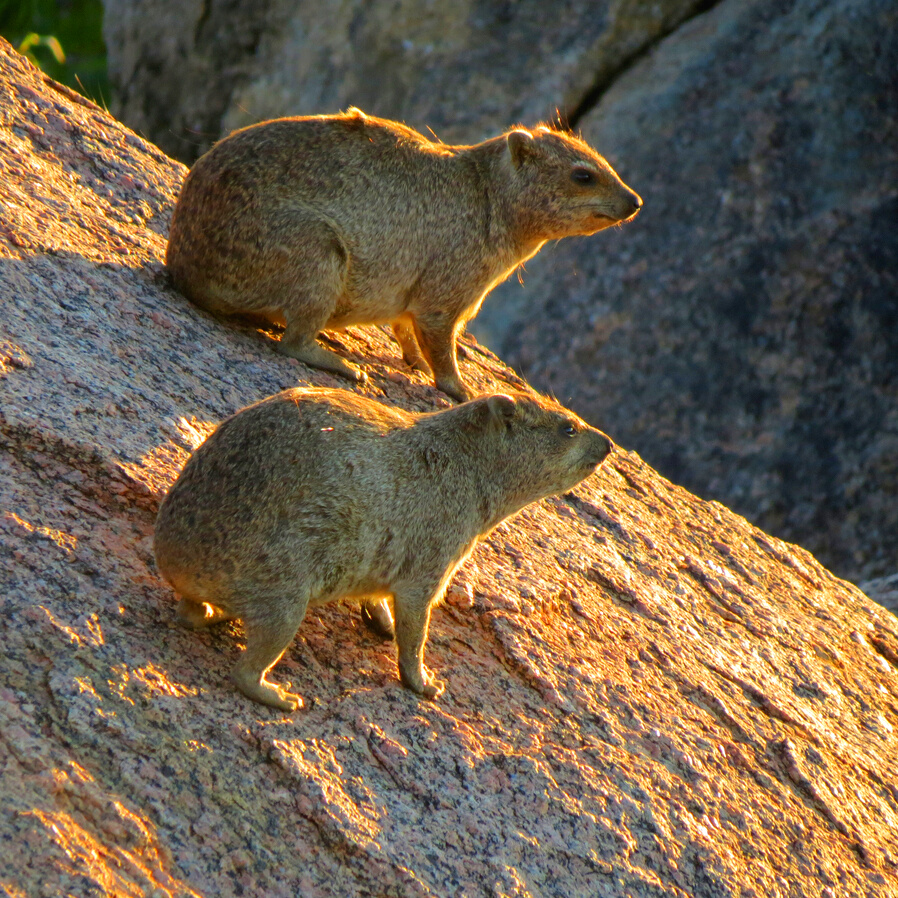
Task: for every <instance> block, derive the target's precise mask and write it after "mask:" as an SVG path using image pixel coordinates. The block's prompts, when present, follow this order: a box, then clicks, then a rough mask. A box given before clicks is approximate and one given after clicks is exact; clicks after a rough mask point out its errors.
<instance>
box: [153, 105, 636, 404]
mask: <svg viewBox="0 0 898 898" xmlns="http://www.w3.org/2000/svg"><path fill="white" fill-rule="evenodd" d="M641 205H642V200H641V199H640V198H639V197H638V196H637V194H636V193H634V192H633V191H632V190H631V189H630V188H629V187H627V186H626V185H625V184H624V183H623V182H622V181H621V180H620V178H618V176H617V175H616V174H615V173H614V171H613V170H612V169H611V167H610V166H609V165H608V163H607V162H606V161H605V160H604V159H603V158H602V157H601V156H600V155H599V154H598V153H596V152H595V151H594V150H592V149H591V148H590V147H589V146H587V145H586V144H585V143H584V142H583V141H581V140H579V139H577V138H576V137H574V136H573V135H571V134H567V133H564V132H560V131H555V130H552V129H550V128H548V127H545V126H540V127H537V128H535V129H534V130H532V131H528V130H525V129H523V128H519V129H515V130H513V131H509V132H508V133H506V134H503V135H500V136H499V137H496V138H493V139H491V140H487V141H485V142H484V143H480V144H477V145H475V146H447V145H444V144H441V143H438V142H434V141H430V140H427V139H426V138H425V137H423V136H422V135H421V134H418V133H417V132H416V131H412V130H411V129H410V128H407V127H405V126H404V125H400V124H397V123H396V122H390V121H385V120H383V119H377V118H372V117H369V116H366V115H364V114H363V113H362V112H360V111H359V110H357V109H351V110H349V111H348V112H347V113H345V114H342V115H333V116H313V117H307V118H288V119H276V120H274V121H270V122H263V123H262V124H259V125H254V126H252V127H249V128H244V129H243V130H240V131H236V132H234V133H233V134H232V135H231V136H230V137H227V138H225V139H224V140H222V141H221V142H220V143H218V144H216V145H215V146H214V147H213V148H212V149H211V150H209V152H208V153H206V154H205V155H204V156H203V157H202V158H200V159H199V160H198V161H197V163H196V165H195V166H194V167H193V169H192V170H191V172H190V174H189V175H188V176H187V180H186V181H185V183H184V187H183V189H182V191H181V195H180V197H179V199H178V203H177V206H176V208H175V213H174V217H173V219H172V226H171V235H170V237H169V244H168V251H167V255H166V262H167V265H168V268H169V270H170V272H171V274H172V278H173V281H174V283H175V286H176V287H177V288H178V289H179V290H180V291H181V292H182V293H184V295H185V296H187V297H188V298H189V299H191V300H192V301H193V302H195V303H196V304H197V305H200V306H202V307H203V308H205V309H208V310H210V311H213V312H220V313H226V314H235V313H243V314H251V315H253V316H257V317H261V318H263V319H268V320H271V321H274V322H277V323H285V324H286V326H287V329H286V331H285V333H284V335H283V338H282V339H281V341H280V343H279V344H278V345H279V348H280V350H281V351H282V352H284V353H286V354H288V355H291V356H293V357H294V358H297V359H300V360H301V361H303V362H305V363H307V364H309V365H313V366H316V367H319V368H326V369H329V370H332V371H336V372H339V373H341V374H343V375H346V376H348V377H350V378H353V379H355V380H361V379H364V375H363V374H362V373H361V372H360V371H359V370H358V369H357V368H355V367H354V366H352V365H350V364H348V363H347V362H345V361H344V360H343V359H341V358H340V357H339V356H337V355H336V354H334V353H333V352H331V351H329V350H326V349H325V348H324V347H323V346H321V345H320V344H319V343H318V342H317V341H316V336H317V334H318V333H319V332H320V331H321V330H322V329H324V328H341V327H345V326H346V325H349V324H374V323H379V322H389V323H391V324H392V325H393V331H394V333H395V335H396V338H397V339H398V341H399V343H400V345H401V346H402V351H403V356H404V358H405V360H406V362H408V363H409V364H410V365H414V366H415V367H418V368H421V369H422V370H423V369H425V368H426V366H428V365H429V367H430V369H431V370H432V371H433V373H434V376H435V380H436V385H437V386H438V387H439V388H440V389H442V390H444V391H445V392H446V393H448V394H449V395H450V396H453V397H455V398H456V399H460V400H464V399H467V398H470V394H469V391H468V389H467V387H465V385H464V383H463V382H462V379H461V376H460V374H459V371H458V363H457V360H456V337H457V335H458V333H459V331H460V330H461V329H462V328H463V327H464V324H465V322H467V321H468V320H469V319H470V318H472V317H473V316H474V315H476V314H477V311H478V310H479V308H480V304H481V303H482V302H483V299H484V297H485V296H486V294H487V293H489V291H490V290H492V288H493V287H495V286H496V284H498V283H499V282H501V281H502V280H504V279H505V278H506V277H507V276H508V275H509V274H510V273H511V272H512V271H513V270H514V269H515V268H516V267H517V266H518V265H519V264H521V263H522V262H524V261H525V260H526V259H529V258H530V257H531V256H533V255H534V254H535V253H536V252H537V251H538V250H539V249H540V247H541V246H542V245H543V244H544V243H545V242H546V241H547V240H556V239H558V238H560V237H568V236H572V235H577V234H594V233H595V232H596V231H600V230H602V229H603V228H607V227H608V226H610V225H612V224H616V223H618V222H621V221H625V220H627V219H629V218H632V217H633V216H634V215H635V214H636V212H637V210H638V209H639V208H640V206H641ZM419 350H420V351H419ZM425 363H426V364H425Z"/></svg>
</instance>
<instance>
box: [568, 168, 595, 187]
mask: <svg viewBox="0 0 898 898" xmlns="http://www.w3.org/2000/svg"><path fill="white" fill-rule="evenodd" d="M595 177H596V176H595V175H594V174H593V173H592V172H591V171H590V170H589V169H588V168H575V169H574V170H573V171H572V172H571V180H572V181H575V182H576V183H577V184H592V182H593V181H594V180H595Z"/></svg>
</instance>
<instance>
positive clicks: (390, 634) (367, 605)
mask: <svg viewBox="0 0 898 898" xmlns="http://www.w3.org/2000/svg"><path fill="white" fill-rule="evenodd" d="M362 622H363V623H364V624H365V626H366V627H367V628H368V629H369V630H371V631H372V632H373V633H376V634H377V635H378V636H380V637H381V638H382V639H394V638H395V636H396V628H395V627H394V625H393V615H392V614H390V606H389V604H388V603H387V600H386V599H381V600H380V601H379V602H375V601H373V600H372V601H370V602H364V603H363V604H362Z"/></svg>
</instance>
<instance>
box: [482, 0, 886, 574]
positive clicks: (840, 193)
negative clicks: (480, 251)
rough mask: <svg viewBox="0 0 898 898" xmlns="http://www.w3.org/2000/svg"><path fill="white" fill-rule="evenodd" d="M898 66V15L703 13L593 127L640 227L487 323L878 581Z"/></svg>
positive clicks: (599, 411) (749, 511) (679, 463)
mask: <svg viewBox="0 0 898 898" xmlns="http://www.w3.org/2000/svg"><path fill="white" fill-rule="evenodd" d="M896 71H898V10H896V8H895V5H894V4H893V3H890V2H887V0H862V2H859V0H840V2H834V3H820V2H816V0H798V2H794V3H792V2H790V3H780V2H773V0H754V2H749V3H742V2H729V0H728V2H724V3H721V4H720V5H718V6H716V7H715V8H714V9H713V10H711V11H710V12H708V13H706V14H705V15H702V16H700V17H698V18H695V19H693V20H692V21H691V22H689V23H688V24H687V25H684V26H683V27H682V28H680V29H678V30H677V31H676V32H675V33H674V34H672V35H670V36H669V37H668V38H667V39H666V40H664V41H663V42H662V43H661V44H660V45H659V46H658V47H657V48H656V49H655V50H654V51H653V52H652V53H651V54H649V55H648V56H647V57H646V58H644V59H643V60H641V61H640V62H639V63H638V64H636V65H635V66H634V67H633V68H632V69H630V70H629V71H628V72H627V73H626V74H625V75H623V76H621V77H620V78H619V79H618V80H617V81H615V83H614V85H613V87H612V88H611V89H610V90H609V91H608V92H607V93H606V94H604V95H603V97H602V99H601V102H600V103H599V104H598V106H597V107H596V108H595V109H594V110H592V111H591V112H590V113H589V114H588V115H586V116H585V117H584V118H582V119H581V121H580V125H581V126H582V128H583V132H584V135H585V136H586V138H587V139H588V140H590V141H591V142H594V143H595V144H596V145H597V146H601V147H602V148H603V152H604V153H606V154H607V155H608V157H609V160H610V161H612V164H614V165H615V167H616V168H617V170H618V171H620V172H621V174H622V177H624V179H625V180H626V181H627V183H629V184H632V185H633V186H634V189H636V190H638V191H639V192H640V194H641V195H642V196H643V198H644V199H645V209H644V210H643V211H642V212H641V213H640V217H639V219H638V220H637V221H636V222H635V223H633V224H632V225H630V226H628V227H627V228H626V230H625V231H623V232H621V233H620V234H614V235H608V237H607V238H606V237H604V235H603V239H602V240H595V241H592V240H589V241H581V242H579V243H574V242H572V241H568V242H567V244H566V245H565V244H562V245H560V246H559V247H558V249H557V251H554V252H553V253H551V254H548V253H545V252H544V253H543V254H541V255H540V256H539V257H537V258H536V259H534V260H533V261H532V262H531V263H529V264H528V266H527V268H528V271H527V277H526V279H525V284H526V288H525V290H524V291H520V290H517V289H509V286H506V287H505V288H504V290H503V291H502V292H501V293H499V294H498V295H496V296H495V297H494V298H493V299H492V301H491V302H490V303H488V304H487V305H486V306H485V308H484V310H483V313H482V315H481V317H480V318H479V319H478V325H479V326H481V327H484V328H487V330H489V329H492V332H493V333H494V334H496V336H497V338H496V340H495V345H497V346H499V347H501V348H502V350H503V351H504V352H505V353H507V354H508V356H509V357H510V359H511V361H512V362H513V363H514V364H515V365H516V366H518V367H519V368H520V369H521V370H522V371H523V373H524V374H525V375H526V376H527V377H530V378H532V379H533V380H534V382H535V383H537V384H538V385H540V386H541V387H542V388H544V389H551V390H552V391H554V392H555V393H556V394H557V395H558V396H559V397H560V398H562V399H564V400H568V401H569V402H570V404H571V405H572V407H573V408H575V409H576V410H577V411H579V412H580V413H581V414H583V415H584V416H585V417H587V418H588V419H590V420H591V421H592V422H593V423H598V424H599V425H600V426H603V427H605V428H606V429H609V430H610V431H611V432H614V433H616V434H617V435H618V437H619V438H620V439H622V440H623V441H624V442H625V443H627V444H630V445H634V446H636V447H638V449H639V451H640V452H641V453H642V454H643V455H644V456H645V457H646V459H647V460H648V461H649V462H650V463H651V464H653V465H656V466H657V467H658V468H659V469H660V470H661V471H663V472H664V473H665V474H666V475H667V476H669V477H671V478H672V479H674V480H676V481H677V482H680V483H683V484H684V485H685V486H687V487H688V488H690V489H693V490H695V491H696V492H698V493H700V494H702V495H704V496H708V497H714V498H716V499H719V500H721V501H723V502H725V503H726V504H727V505H729V506H731V507H733V508H734V509H735V510H737V511H739V512H741V513H743V514H745V515H747V516H748V517H750V518H751V519H752V520H754V521H755V522H756V523H758V524H759V525H760V526H762V527H763V528H765V529H767V530H770V531H771V532H774V533H776V534H778V535H779V536H781V537H784V538H787V539H792V540H795V541H797V542H800V543H801V544H802V545H804V546H805V547H806V548H808V549H810V550H811V551H813V552H814V553H815V554H817V555H818V557H820V559H821V560H822V561H823V562H824V563H826V564H827V565H828V566H830V567H832V568H833V569H834V570H835V571H837V572H838V573H840V574H841V575H842V576H846V577H850V578H851V579H855V580H860V579H865V578H869V577H874V576H881V575H885V574H888V573H891V572H893V571H894V568H895V557H896V556H895V552H896V548H898V465H896V458H898V403H896V398H898V327H896V324H898V115H896V109H898V81H896V79H895V72H896ZM511 286H512V287H516V285H511ZM503 299H504V300H506V301H508V300H511V302H512V303H514V308H512V307H511V306H510V305H508V304H506V305H504V306H503ZM503 316H504V317H503Z"/></svg>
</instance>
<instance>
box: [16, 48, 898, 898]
mask: <svg viewBox="0 0 898 898" xmlns="http://www.w3.org/2000/svg"><path fill="white" fill-rule="evenodd" d="M183 175H184V169H183V167H182V166H181V165H179V164H177V163H175V162H172V161H171V160H169V159H168V158H166V157H165V156H163V155H162V154H161V153H160V152H159V151H158V150H157V149H156V148H155V147H153V146H151V145H149V144H148V143H146V142H144V141H143V140H142V139H141V138H139V137H136V136H135V135H134V134H133V133H132V132H130V131H128V130H127V129H125V128H124V127H122V126H121V125H119V124H117V123H116V122H115V121H114V120H112V119H111V118H110V117H109V116H108V115H106V114H105V113H104V112H103V111H101V110H100V109H98V108H96V107H94V106H92V105H90V104H88V103H86V102H83V101H81V100H79V99H78V98H77V97H75V96H73V95H72V94H70V93H69V92H67V91H65V89H62V88H59V87H58V86H57V85H54V84H52V83H49V82H48V81H47V80H46V79H45V78H43V77H42V76H41V74H40V73H39V72H37V71H36V70H35V69H34V68H32V67H31V66H30V65H29V64H28V63H27V62H26V61H25V60H23V59H22V58H21V57H18V56H17V55H16V54H15V53H13V52H12V50H11V49H10V48H9V46H8V45H6V44H2V46H0V196H2V205H0V284H2V290H3V296H4V302H3V303H2V305H0V397H2V401H0V552H2V566H0V583H2V589H0V633H2V644H3V654H2V658H0V794H2V795H3V802H2V805H0V844H2V857H3V863H2V864H0V891H2V892H3V893H4V894H6V895H9V896H16V898H18V896H25V895H27V896H56V895H67V896H73V898H80V896H96V895H106V896H113V895H115V896H123V895H127V896H154V898H161V896H166V898H168V896H209V898H211V896H223V898H229V896H247V895H253V896H256V895H265V896H285V898H286V896H295V895H302V896H304V898H313V896H318V895H321V896H344V898H345V896H348V895H360V896H364V895H370V896H389V895H392V896H402V898H405V896H434V898H444V896H470V898H474V896H480V895H492V896H515V898H525V896H534V898H536V896H539V898H543V896H559V898H562V896H563V898H572V896H615V898H618V896H619V898H625V896H640V898H641V896H652V898H656V896H657V898H661V896H677V898H687V896H689V898H720V896H724V898H762V896H764V898H766V896H796V898H798V896H802V898H804V896H811V895H820V896H827V898H836V896H839V898H842V896H865V898H874V896H876V898H882V896H888V895H898V866H896V865H898V780H896V775H895V770H896V766H898V765H896V761H898V741H896V736H895V727H896V726H898V621H896V619H895V618H894V617H893V616H892V615H890V614H889V613H888V612H886V611H885V610H883V609H882V608H879V607H878V606H876V605H874V604H872V603H871V602H869V601H868V600H867V599H866V598H865V597H864V596H863V595H862V594H861V593H860V592H859V591H858V590H857V589H855V588H854V587H852V586H850V585H849V584H847V583H845V582H843V581H840V580H838V579H837V578H835V577H834V576H832V575H831V574H830V573H828V572H827V571H826V570H825V569H824V568H823V567H821V566H820V565H819V564H818V563H817V562H816V561H815V560H814V559H813V558H812V557H811V556H810V555H809V554H808V553H807V552H805V551H803V550H801V549H798V548H796V547H794V546H789V545H787V544H785V543H783V542H780V541H779V540H777V539H775V538H773V537H770V536H767V535H765V534H764V533H762V532H761V531H759V530H757V529H756V528H754V527H752V526H751V525H749V524H748V523H747V522H746V521H744V520H743V519H742V518H740V517H738V516H737V515H735V514H733V513H732V512H730V511H728V510H727V509H726V508H724V507H723V506H721V505H718V504H716V503H708V502H704V501H702V500H700V499H697V498H696V497H694V496H692V495H690V494H689V493H687V492H686V491H685V490H683V489H681V488H679V487H677V486H675V485H673V484H672V483H670V482H669V481H667V480H665V479H664V478H662V477H660V476H659V475H658V474H656V473H655V472H654V471H653V470H652V469H651V468H649V467H648V466H647V465H646V464H645V463H644V462H642V461H641V460H640V459H639V457H638V456H636V455H635V454H633V453H628V452H627V451H625V450H623V449H622V450H620V451H619V452H618V453H617V454H616V455H615V456H614V457H613V459H611V460H610V461H609V463H608V464H606V466H605V467H604V468H603V469H602V471H601V473H600V474H598V475H597V476H594V477H592V478H590V479H589V480H588V481H587V482H586V483H584V484H583V485H582V486H581V487H579V488H578V489H576V490H574V491H573V492H572V493H569V494H567V495H565V496H563V497H560V498H556V499H551V500H548V501H545V502H542V503H539V504H537V505H534V506H531V507H530V508H528V509H526V510H525V511H524V512H522V513H521V514H519V515H518V516H517V517H516V518H514V519H513V520H512V521H510V522H508V523H506V524H504V525H503V526H501V527H499V528H498V529H497V530H496V531H495V532H494V533H493V534H492V535H491V537H490V538H489V539H488V540H487V541H486V542H485V543H484V544H482V545H481V546H480V548H479V549H478V550H477V552H476V554H475V556H474V558H473V559H472V562H471V563H470V564H468V565H467V566H466V568H465V569H464V571H463V572H462V574H461V576H459V578H458V579H457V580H456V582H455V583H454V584H453V586H452V589H451V592H450V595H449V598H448V601H447V602H446V604H445V605H444V606H443V607H442V608H440V609H438V610H437V612H436V613H435V617H434V622H433V626H432V635H431V640H430V647H429V650H428V655H429V658H430V659H431V661H432V663H433V665H434V667H436V668H438V669H439V670H440V672H441V674H442V675H444V676H445V678H446V679H447V681H448V691H447V694H446V695H445V696H444V698H443V699H442V700H441V701H440V702H438V703H428V702H424V701H419V700H418V699H417V698H416V697H415V696H413V695H411V694H410V693H408V692H406V691H404V690H403V689H401V688H400V687H399V685H398V683H397V679H396V669H395V662H394V659H393V654H392V649H391V647H390V646H388V645H386V644H384V643H381V642H378V641H376V640H375V639H374V638H373V637H372V636H371V635H369V634H368V633H367V632H366V631H365V630H364V628H363V627H362V626H361V625H360V622H359V618H358V615H357V613H356V612H354V611H353V610H351V609H346V608H341V607H334V608H325V609H323V610H321V611H320V612H317V613H314V614H311V615H310V616H309V618H308V620H307V621H306V622H305V623H304V624H303V627H302V629H301V632H300V635H299V637H298V638H297V640H296V642H295V644H294V646H293V647H292V648H291V649H290V650H289V651H288V653H287V655H286V657H285V659H284V661H283V662H282V663H281V665H279V667H278V668H277V671H276V675H277V676H278V677H279V678H280V679H281V680H286V679H291V680H292V681H293V683H294V685H295V686H296V687H297V688H298V690H299V691H300V692H301V693H302V694H303V695H304V696H305V697H306V700H307V702H308V703H309V705H310V707H309V709H308V710H306V711H304V712H301V713H297V714H295V715H293V716H292V717H286V716H283V715H280V714H278V713H275V712H273V711H270V710H268V709H265V708H262V707H260V706H258V705H253V704H251V703H249V702H247V701H245V700H244V699H243V698H242V697H240V696H239V695H237V694H236V693H235V691H234V690H233V689H232V688H231V686H230V685H229V683H228V671H229V669H230V667H231V664H232V662H233V659H234V656H235V654H236V652H237V651H238V647H239V645H240V641H241V632H240V628H239V626H231V625H226V626H223V627H219V628H217V629H214V630H213V631H211V632H208V633H202V634H197V633H190V632H186V631H183V630H181V629H180V628H178V627H177V626H175V625H174V623H173V614H172V612H173V604H174V597H173V595H172V593H171V591H170V590H169V589H168V588H167V586H166V585H165V584H164V583H163V582H161V580H160V579H159V577H158V574H157V572H156V570H155V567H154V564H153V560H152V557H151V549H150V547H151V536H152V527H153V518H154V513H155V511H156V508H157V506H158V503H159V499H160V497H161V495H163V493H164V491H165V489H166V488H167V487H168V485H169V484H170V483H171V482H172V480H173V479H174V477H175V476H176V474H177V472H178V470H179V467H180V465H181V464H182V463H183V461H184V459H185V458H186V457H187V455H188V453H189V451H190V450H191V449H192V448H193V447H195V446H196V445H197V444H198V443H199V442H200V441H201V440H202V439H203V437H204V436H205V435H206V434H207V433H208V432H209V431H210V430H211V428H212V427H214V425H215V423H216V422H217V421H219V420H221V418H223V417H224V416H225V415H228V414H230V413H231V412H233V411H234V410H235V409H237V408H239V407H241V406H243V405H245V404H247V403H249V402H251V401H254V400H256V399H258V398H260V397H262V396H265V395H267V394H270V393H272V392H274V391H276V390H278V389H280V388H282V387H286V386H289V385H292V384H295V383H297V382H301V383H316V384H326V383H337V381H336V380H335V379H332V378H330V377H328V376H327V375H324V374H322V373H320V372H315V371H312V370H309V369H307V368H304V367H303V366H301V365H299V364H295V363H292V362H290V361H289V360H286V359H283V358H280V357H279V356H277V355H276V354H275V353H273V352H272V350H271V345H270V335H266V334H262V333H259V332H257V331H255V330H253V329H251V328H247V327H240V326H238V325H235V324H231V323H224V322H219V321H216V320H214V319H213V318H211V317H209V316H207V315H205V314H204V313H202V312H200V311H198V310H196V309H195V308H193V307H191V306H190V305H189V304H188V303H187V302H186V301H184V300H183V298H181V297H180V296H179V295H178V294H176V293H175V292H174V291H172V290H171V289H169V288H168V287H167V286H166V284H165V279H164V277H163V276H162V267H161V259H162V254H163V248H164V241H165V233H166V228H167V224H168V221H169V216H170V213H171V208H172V203H173V200H174V197H175V195H176V193H177V190H178V187H179V184H180V182H181V180H182V178H183ZM334 339H335V341H339V343H340V345H341V346H342V348H343V351H345V352H346V353H348V354H349V355H350V356H352V357H353V358H354V359H355V360H357V361H358V362H359V363H362V364H365V365H366V366H367V367H368V370H369V372H370V374H371V382H370V384H369V385H368V386H367V388H366V389H367V390H368V392H369V395H371V396H375V397H377V398H378V399H380V400H382V401H384V402H387V403H394V404H397V405H401V406H404V407H407V408H416V409H432V408H437V407H439V406H440V405H441V404H442V403H444V402H445V398H444V397H442V396H441V395H440V394H438V393H437V392H436V391H435V390H434V389H433V388H432V387H431V386H429V385H428V383H427V381H426V378H424V377H423V376H422V375H419V374H418V373H417V372H412V371H409V370H407V369H405V368H404V367H403V366H402V364H401V361H400V358H399V352H398V348H397V347H396V346H395V345H394V343H393V342H392V341H391V339H390V338H389V337H388V335H387V334H386V333H385V332H384V331H382V330H380V329H378V328H366V329H353V330H351V331H350V332H349V333H347V334H341V335H335V337H334ZM467 355H468V358H467V360H465V361H464V362H463V365H464V368H465V374H466V376H467V377H468V378H469V379H470V380H471V381H472V382H475V383H477V384H478V385H479V387H480V388H481V389H483V390H498V389H509V388H523V389H526V386H525V385H523V384H522V383H521V382H520V381H519V380H518V379H517V377H516V376H515V375H514V374H513V373H512V372H511V371H510V370H509V369H508V368H507V367H506V366H505V365H504V364H502V363H501V362H500V361H499V360H498V359H496V358H495V357H494V356H492V355H491V354H490V353H488V352H487V351H485V350H483V349H482V348H480V347H478V346H477V345H476V344H475V343H473V342H468V343H467ZM612 435H614V433H613V431H612Z"/></svg>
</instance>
